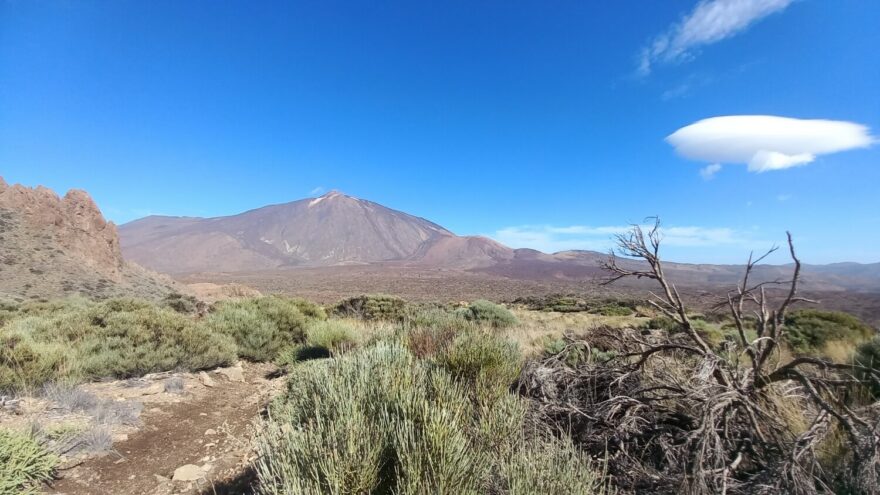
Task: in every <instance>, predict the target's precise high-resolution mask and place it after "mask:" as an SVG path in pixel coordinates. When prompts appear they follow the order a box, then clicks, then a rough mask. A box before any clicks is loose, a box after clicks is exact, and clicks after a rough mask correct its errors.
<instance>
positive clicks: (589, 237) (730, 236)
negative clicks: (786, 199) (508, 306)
mask: <svg viewBox="0 0 880 495" xmlns="http://www.w3.org/2000/svg"><path fill="white" fill-rule="evenodd" d="M646 228H647V226H646ZM629 229H630V226H628V225H615V226H604V227H590V226H586V225H571V226H565V227H557V226H551V225H523V226H516V227H506V228H503V229H500V230H498V231H496V232H495V233H494V234H489V235H488V237H491V238H493V239H495V240H497V241H498V242H501V243H502V244H506V245H508V246H511V247H514V248H531V249H537V250H539V251H543V252H545V253H555V252H558V251H566V250H572V249H586V250H593V251H608V250H609V249H610V248H611V247H613V246H614V239H613V236H614V234H621V233H624V232H626V231H627V230H629ZM662 235H663V244H664V245H666V246H675V247H713V246H729V245H744V244H747V243H748V242H750V240H752V236H751V235H749V233H748V232H742V231H738V230H735V229H730V228H726V227H717V228H712V227H664V228H663V229H662Z"/></svg>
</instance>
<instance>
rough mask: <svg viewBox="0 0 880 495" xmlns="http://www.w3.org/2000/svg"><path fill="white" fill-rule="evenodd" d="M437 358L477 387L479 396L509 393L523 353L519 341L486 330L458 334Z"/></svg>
mask: <svg viewBox="0 0 880 495" xmlns="http://www.w3.org/2000/svg"><path fill="white" fill-rule="evenodd" d="M436 360H437V363H438V364H439V365H440V366H441V367H443V368H444V369H445V370H446V371H447V372H449V373H450V374H451V375H452V376H453V377H454V378H456V379H458V380H460V381H462V382H463V383H465V384H466V385H467V386H468V388H469V389H471V390H474V391H475V392H476V394H477V398H478V399H486V398H492V397H494V396H496V395H498V394H499V393H501V392H506V391H507V390H508V388H510V385H512V384H513V383H514V382H515V381H516V379H517V378H518V377H519V373H520V370H521V368H522V354H521V353H520V351H519V348H518V347H517V345H516V343H514V342H511V341H509V340H507V339H504V338H502V337H499V336H496V335H492V334H490V333H487V332H483V331H471V332H466V333H463V334H460V335H458V336H457V337H456V338H455V339H454V340H453V341H452V343H451V344H450V345H449V346H448V347H447V348H446V349H445V350H444V351H443V352H442V353H441V354H439V355H438V356H437V359H436Z"/></svg>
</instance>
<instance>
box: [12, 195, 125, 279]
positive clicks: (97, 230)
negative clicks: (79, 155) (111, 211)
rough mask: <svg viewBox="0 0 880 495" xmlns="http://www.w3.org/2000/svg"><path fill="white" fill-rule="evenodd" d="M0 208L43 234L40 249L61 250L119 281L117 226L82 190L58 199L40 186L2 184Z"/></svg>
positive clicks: (120, 251) (120, 259)
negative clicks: (106, 217) (109, 220)
mask: <svg viewBox="0 0 880 495" xmlns="http://www.w3.org/2000/svg"><path fill="white" fill-rule="evenodd" d="M0 209H3V210H6V211H7V212H11V213H12V214H13V215H16V216H17V217H18V218H19V219H20V221H21V222H22V223H24V224H26V225H25V227H26V228H28V229H30V230H32V231H34V232H39V233H40V234H42V235H41V236H40V237H41V238H42V239H43V240H44V242H43V244H44V246H43V249H61V250H62V251H64V253H65V254H66V255H68V256H70V257H73V258H77V259H79V260H80V261H82V262H83V263H84V264H85V265H86V266H88V267H89V268H92V269H94V270H97V271H98V272H100V273H101V274H102V275H104V276H106V277H110V278H112V279H113V280H117V281H118V280H119V279H120V277H121V274H122V269H123V266H124V261H123V258H122V250H121V249H120V247H119V235H118V233H117V231H116V226H115V225H114V224H113V223H112V222H108V221H107V220H105V219H104V216H103V215H102V214H101V210H100V209H99V208H98V206H97V205H96V204H95V202H94V201H93V200H92V198H91V196H89V194H88V193H86V192H85V191H81V190H77V189H73V190H71V191H69V192H68V193H67V194H66V195H64V197H63V198H61V197H59V196H58V195H57V194H55V192H54V191H52V190H51V189H48V188H46V187H43V186H38V187H35V188H29V187H25V186H22V185H19V184H16V185H13V186H8V185H7V184H6V183H5V182H2V183H0Z"/></svg>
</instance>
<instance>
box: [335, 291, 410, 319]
mask: <svg viewBox="0 0 880 495" xmlns="http://www.w3.org/2000/svg"><path fill="white" fill-rule="evenodd" d="M333 313H334V314H335V315H337V316H342V317H348V318H360V319H362V320H385V321H400V320H402V319H403V318H404V316H405V314H406V301H404V300H403V299H401V298H399V297H396V296H389V295H385V294H369V295H362V296H356V297H350V298H348V299H344V300H342V301H341V302H339V303H338V304H337V305H336V306H335V307H334V308H333Z"/></svg>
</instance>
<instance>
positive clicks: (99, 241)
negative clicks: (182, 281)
mask: <svg viewBox="0 0 880 495" xmlns="http://www.w3.org/2000/svg"><path fill="white" fill-rule="evenodd" d="M175 289H176V284H175V283H174V282H173V281H171V280H170V279H168V278H167V277H163V276H160V275H158V274H156V273H152V272H149V271H147V270H145V269H143V268H141V267H139V266H137V265H134V264H132V263H127V262H125V260H123V258H122V252H121V250H120V246H119V236H118V234H117V231H116V226H115V225H114V224H113V223H112V222H108V221H106V220H105V219H104V217H103V215H102V214H101V211H100V210H99V209H98V207H97V205H95V202H94V201H92V198H91V197H90V196H89V195H88V194H87V193H86V192H85V191H80V190H75V189H74V190H71V191H69V192H68V193H67V194H66V195H65V196H64V197H59V196H58V195H57V194H55V193H54V192H53V191H52V190H50V189H47V188H45V187H42V186H40V187H36V188H29V187H25V186H22V185H19V184H15V185H12V186H9V185H7V184H6V182H5V181H4V180H3V179H2V178H0V297H4V298H12V299H18V300H24V299H33V298H48V297H59V296H66V295H70V294H74V293H81V294H84V295H87V296H91V297H107V296H117V295H128V296H141V297H161V296H163V295H165V294H167V293H169V292H171V291H173V290H175Z"/></svg>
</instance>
